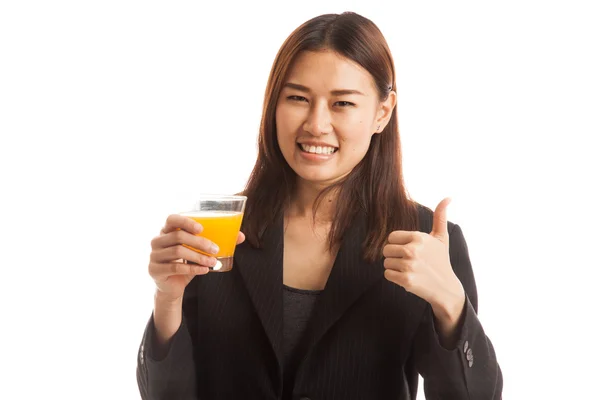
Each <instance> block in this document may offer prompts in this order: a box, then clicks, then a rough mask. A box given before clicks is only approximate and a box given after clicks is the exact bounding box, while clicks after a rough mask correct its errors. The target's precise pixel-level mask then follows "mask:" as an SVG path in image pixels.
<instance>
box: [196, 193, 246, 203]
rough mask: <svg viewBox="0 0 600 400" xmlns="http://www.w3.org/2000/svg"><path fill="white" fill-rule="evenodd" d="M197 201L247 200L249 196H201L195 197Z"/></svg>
mask: <svg viewBox="0 0 600 400" xmlns="http://www.w3.org/2000/svg"><path fill="white" fill-rule="evenodd" d="M195 199H196V200H195V201H196V202H198V201H203V200H247V199H248V197H247V196H243V195H233V194H201V195H198V196H196V197H195Z"/></svg>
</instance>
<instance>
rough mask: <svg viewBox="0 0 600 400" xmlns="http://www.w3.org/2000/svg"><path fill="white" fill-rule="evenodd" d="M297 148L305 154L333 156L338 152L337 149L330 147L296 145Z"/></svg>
mask: <svg viewBox="0 0 600 400" xmlns="http://www.w3.org/2000/svg"><path fill="white" fill-rule="evenodd" d="M298 147H300V149H301V150H302V151H303V152H305V153H310V154H325V155H327V154H333V153H335V152H336V151H338V148H337V147H330V146H310V145H307V144H300V143H298Z"/></svg>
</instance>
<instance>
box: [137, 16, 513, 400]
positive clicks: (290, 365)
mask: <svg viewBox="0 0 600 400" xmlns="http://www.w3.org/2000/svg"><path fill="white" fill-rule="evenodd" d="M395 106H396V82H395V71H394V64H393V59H392V56H391V54H390V50H389V48H388V46H387V43H386V41H385V39H384V37H383V36H382V34H381V32H380V31H379V29H378V28H377V27H376V26H375V25H374V24H373V23H372V22H371V21H370V20H368V19H366V18H364V17H362V16H360V15H357V14H354V13H344V14H341V15H335V14H329V15H322V16H319V17H316V18H313V19H311V20H309V21H307V22H306V23H304V24H303V25H301V26H300V27H298V28H297V29H296V30H295V31H294V32H293V33H292V34H291V35H290V36H289V37H288V39H287V40H286V41H285V43H284V44H283V46H282V47H281V49H280V51H279V53H278V55H277V57H276V59H275V62H274V64H273V68H272V70H271V74H270V77H269V82H268V84H267V88H266V93H265V101H264V109H263V116H262V123H261V128H260V135H259V155H258V159H257V161H256V165H255V167H254V170H253V172H252V174H251V176H250V179H249V181H248V184H247V186H246V189H245V191H244V194H245V195H246V196H247V197H248V200H247V205H246V212H245V216H244V222H243V225H242V229H241V230H242V232H243V233H241V232H240V234H239V239H238V247H237V249H236V253H235V259H234V267H233V270H232V271H230V272H225V273H213V272H211V273H208V274H207V272H208V267H210V266H213V265H215V263H216V259H215V258H214V257H209V256H204V255H201V254H199V253H196V252H194V251H191V250H189V249H187V248H185V247H184V246H182V245H183V244H186V245H189V246H191V247H194V248H197V249H200V250H203V251H206V252H208V253H210V254H214V252H213V250H211V245H212V243H210V242H209V241H208V240H207V239H205V238H203V237H202V236H195V235H196V234H198V233H201V229H202V228H201V226H198V224H196V223H195V222H194V221H192V220H191V219H189V218H185V217H181V216H178V215H171V216H169V217H168V218H167V221H166V225H165V226H164V227H163V228H162V230H161V234H160V235H159V236H158V237H156V238H155V239H153V241H152V253H151V257H150V265H149V272H150V275H151V276H152V278H153V279H154V281H155V282H156V286H157V291H156V296H155V306H154V312H153V314H152V316H151V318H150V321H149V323H148V325H147V327H146V330H145V332H144V336H143V339H142V343H141V346H140V349H139V355H138V367H137V379H138V385H139V388H140V392H141V394H142V398H143V399H238V398H244V399H415V397H416V392H417V382H418V379H417V378H418V374H421V375H422V376H423V378H424V383H425V394H426V397H427V398H428V399H471V400H473V399H500V398H501V392H502V374H501V371H500V368H499V366H498V364H497V361H496V358H495V353H494V349H493V347H492V344H491V342H490V341H489V339H488V338H487V336H486V335H485V333H484V331H483V328H482V326H481V324H480V322H479V320H478V318H477V314H476V312H477V291H476V286H475V281H474V277H473V271H472V268H471V263H470V260H469V255H468V249H467V245H466V242H465V238H464V236H463V234H462V231H461V229H460V227H459V226H458V225H456V224H454V223H451V222H448V221H447V220H446V207H447V205H448V203H449V199H444V200H442V201H441V203H440V204H439V205H438V206H437V208H436V210H435V212H433V211H432V210H430V209H429V208H427V207H424V206H422V205H420V204H418V203H417V202H415V201H413V200H411V199H410V198H409V196H408V195H407V191H406V190H405V187H404V184H403V179H402V168H401V165H402V163H401V151H400V139H399V132H398V120H397V114H396V112H395ZM187 261H189V262H192V263H188V262H187ZM193 263H195V264H193Z"/></svg>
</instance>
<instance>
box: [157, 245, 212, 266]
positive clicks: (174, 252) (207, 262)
mask: <svg viewBox="0 0 600 400" xmlns="http://www.w3.org/2000/svg"><path fill="white" fill-rule="evenodd" d="M176 260H186V261H192V262H195V263H196V264H199V265H202V266H205V267H214V266H215V265H216V263H217V259H216V258H215V257H211V256H207V255H204V254H201V253H198V252H196V251H193V250H190V249H188V248H186V247H184V246H180V245H177V246H172V247H167V248H166V249H160V250H155V251H153V252H152V253H151V254H150V262H155V263H172V262H175V261H176Z"/></svg>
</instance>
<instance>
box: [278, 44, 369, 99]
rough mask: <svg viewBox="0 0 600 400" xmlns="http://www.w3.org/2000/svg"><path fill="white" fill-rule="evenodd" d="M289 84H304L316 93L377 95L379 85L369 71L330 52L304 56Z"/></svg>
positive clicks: (325, 51) (294, 69)
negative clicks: (351, 91)
mask: <svg viewBox="0 0 600 400" xmlns="http://www.w3.org/2000/svg"><path fill="white" fill-rule="evenodd" d="M286 82H292V83H297V84H301V85H303V86H307V87H308V88H310V89H311V90H313V91H320V90H325V91H330V90H334V89H354V90H359V91H361V92H363V93H365V94H367V93H368V94H375V93H376V89H375V82H374V81H373V78H372V77H371V74H369V72H368V71H367V70H366V69H364V68H363V67H361V66H360V65H358V64H357V63H355V62H354V61H352V60H350V59H348V58H346V57H344V56H342V55H340V54H339V53H336V52H333V51H330V50H324V51H318V52H315V51H304V52H302V53H300V54H299V55H298V56H297V58H296V60H295V61H294V63H293V64H292V66H291V68H290V70H289V73H288V78H287V80H286Z"/></svg>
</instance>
